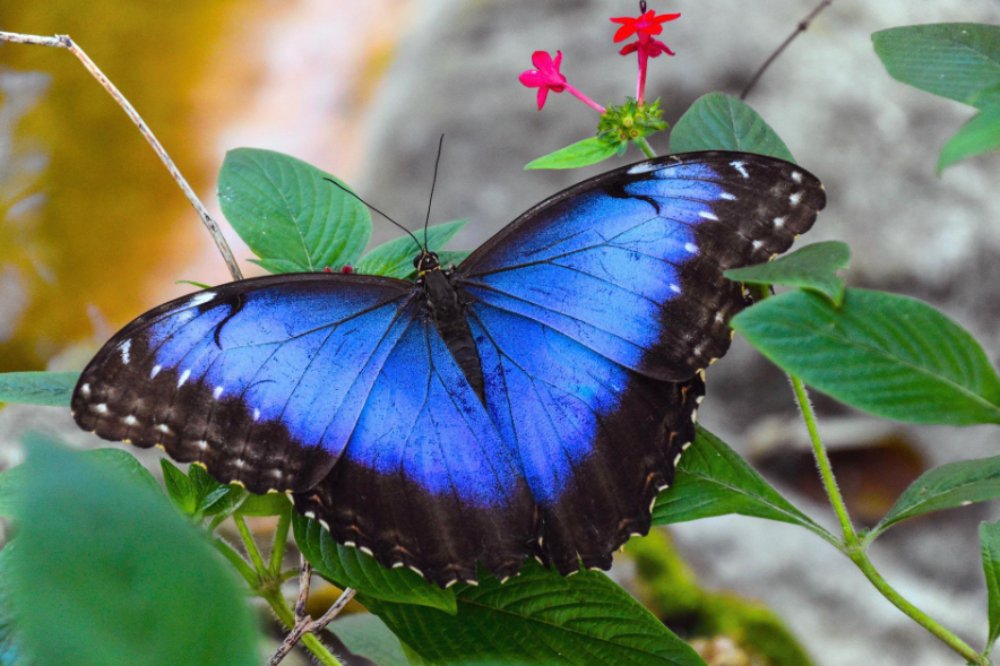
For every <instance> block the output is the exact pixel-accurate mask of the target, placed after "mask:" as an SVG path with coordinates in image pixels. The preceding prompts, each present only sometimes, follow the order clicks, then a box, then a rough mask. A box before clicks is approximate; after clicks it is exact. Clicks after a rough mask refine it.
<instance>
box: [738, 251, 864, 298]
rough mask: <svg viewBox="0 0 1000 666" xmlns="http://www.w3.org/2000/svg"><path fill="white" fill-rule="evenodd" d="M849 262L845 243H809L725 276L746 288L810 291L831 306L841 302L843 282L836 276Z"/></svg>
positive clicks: (849, 256)
mask: <svg viewBox="0 0 1000 666" xmlns="http://www.w3.org/2000/svg"><path fill="white" fill-rule="evenodd" d="M850 261H851V249H850V248H849V247H847V243H841V242H840V241H824V242H822V243H813V244H812V245H806V246H805V247H803V248H800V249H798V250H796V251H795V252H792V253H790V254H786V255H784V256H782V257H778V258H777V259H775V260H774V261H769V262H767V263H766V264H757V265H756V266H747V267H746V268H732V269H730V270H728V271H726V272H725V276H726V277H727V278H729V279H730V280H736V281H737V282H745V283H749V284H768V285H771V284H782V285H787V286H791V287H801V288H802V289H812V290H814V291H818V292H819V293H821V294H823V295H825V296H826V297H827V298H829V299H830V301H832V302H833V303H834V304H835V305H840V304H841V303H842V302H843V300H844V281H843V280H842V279H840V277H839V276H838V275H837V271H838V270H840V269H841V268H847V266H848V264H849V263H850Z"/></svg>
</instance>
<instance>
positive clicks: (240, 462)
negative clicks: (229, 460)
mask: <svg viewBox="0 0 1000 666" xmlns="http://www.w3.org/2000/svg"><path fill="white" fill-rule="evenodd" d="M233 464H234V465H236V469H243V468H244V467H246V464H247V461H246V460H243V458H237V459H236V460H234V461H233Z"/></svg>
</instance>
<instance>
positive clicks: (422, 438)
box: [296, 319, 537, 585]
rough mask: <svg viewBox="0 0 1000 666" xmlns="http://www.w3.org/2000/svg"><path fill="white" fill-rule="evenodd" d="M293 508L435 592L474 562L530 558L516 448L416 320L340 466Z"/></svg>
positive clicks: (531, 520) (469, 572)
mask: <svg viewBox="0 0 1000 666" xmlns="http://www.w3.org/2000/svg"><path fill="white" fill-rule="evenodd" d="M403 378H405V381H403ZM296 504H297V505H298V506H299V507H300V509H301V510H303V511H304V512H312V513H313V514H315V515H316V516H317V517H319V518H321V519H323V520H324V521H325V522H326V523H327V525H328V527H329V529H330V532H331V533H332V534H333V536H334V537H335V538H336V539H337V540H338V541H340V542H341V543H346V544H348V545H353V546H357V547H359V548H362V549H363V550H365V551H366V552H369V553H371V554H373V555H374V556H375V557H376V559H378V560H379V561H380V562H382V563H383V564H385V565H386V566H408V567H411V568H414V569H417V570H419V571H420V572H421V573H422V574H423V575H424V576H425V577H427V578H428V579H429V580H432V581H434V582H436V583H438V584H441V585H447V584H450V583H453V582H456V581H459V580H461V581H466V580H475V578H476V569H475V565H476V562H477V561H479V562H481V563H482V564H483V565H485V566H486V567H487V568H488V569H489V570H490V571H492V572H493V573H494V574H496V575H497V576H500V577H506V576H510V575H513V574H514V573H516V572H517V571H518V570H519V569H520V568H521V564H522V563H523V561H524V559H525V558H527V557H528V556H529V555H530V554H533V553H534V551H533V550H532V548H530V543H531V541H532V540H533V538H534V536H535V534H536V533H537V529H536V525H535V522H536V521H535V517H534V502H533V500H532V497H531V494H530V492H529V489H528V487H527V484H526V483H525V481H524V479H523V476H522V473H521V466H520V462H519V460H518V457H517V451H516V449H515V448H514V447H513V446H512V445H511V443H510V442H509V441H507V440H505V439H504V438H503V437H502V436H501V433H500V432H499V430H498V429H497V428H496V426H495V425H494V423H493V422H492V420H491V419H490V416H489V414H488V412H487V410H486V409H485V407H484V406H483V405H482V403H481V402H480V401H479V398H478V396H477V395H476V393H475V392H474V391H473V390H472V388H471V386H470V385H469V383H468V382H467V381H466V379H465V377H464V376H463V374H462V371H461V369H460V368H459V366H458V365H457V364H456V362H455V360H454V359H453V358H452V355H451V353H450V352H449V350H448V348H447V347H446V346H445V344H444V342H443V340H442V339H441V336H440V335H439V334H438V332H437V331H436V330H435V328H434V326H433V324H432V323H430V322H429V321H427V320H425V319H424V320H421V319H417V320H414V321H413V323H412V324H411V325H410V326H409V328H408V330H407V331H406V333H405V334H404V335H403V337H402V338H401V340H400V342H399V344H398V345H397V347H396V348H395V349H394V350H393V353H392V354H391V355H390V356H389V358H388V359H387V361H386V364H385V367H384V371H383V373H382V374H381V375H380V377H379V379H378V380H377V381H376V382H375V385H374V387H373V389H372V392H371V395H370V396H369V399H368V403H367V404H366V406H365V410H364V413H363V414H362V417H361V419H360V420H359V422H358V424H357V426H356V428H355V431H354V434H353V435H352V437H351V440H350V442H349V443H348V445H347V449H346V451H345V453H344V456H343V458H342V459H341V460H340V462H338V464H337V465H336V467H335V468H334V470H333V471H332V472H331V473H330V474H329V476H328V477H327V478H325V479H324V480H323V481H322V482H321V483H320V484H319V485H318V486H317V487H316V488H315V489H314V490H312V491H310V492H309V493H305V494H302V495H299V496H297V497H296Z"/></svg>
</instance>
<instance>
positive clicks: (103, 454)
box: [0, 449, 163, 516]
mask: <svg viewBox="0 0 1000 666" xmlns="http://www.w3.org/2000/svg"><path fill="white" fill-rule="evenodd" d="M79 455H81V456H83V457H84V458H86V459H87V460H91V461H93V462H94V463H95V464H98V465H102V466H104V467H106V468H108V469H112V470H115V471H116V472H118V473H120V474H122V475H124V476H128V477H130V478H132V479H134V480H135V481H136V482H138V483H139V484H142V485H145V486H146V487H148V488H149V489H151V490H153V491H155V492H156V493H157V494H162V492H163V491H162V489H161V488H160V482H159V481H157V480H156V478H155V477H154V476H153V475H152V474H150V473H149V470H148V469H146V468H145V467H143V466H142V463H140V462H139V461H138V460H136V458H135V456H133V455H132V454H131V453H129V452H128V451H122V450H121V449H93V450H91V451H83V452H81V453H80V454H79ZM28 474H29V470H28V468H26V467H25V466H24V465H23V464H22V465H18V466H17V467H12V468H10V469H8V470H7V471H6V472H3V473H0V516H12V515H14V505H15V500H16V498H17V497H20V496H21V494H22V493H23V492H24V484H25V483H26V482H27V475H28Z"/></svg>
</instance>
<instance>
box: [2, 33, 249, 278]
mask: <svg viewBox="0 0 1000 666" xmlns="http://www.w3.org/2000/svg"><path fill="white" fill-rule="evenodd" d="M0 42H13V43H15V44H34V45H37V46H51V47H55V48H60V49H67V50H68V51H69V52H70V53H72V54H73V55H74V56H76V58H77V60H79V61H80V62H81V63H82V64H83V66H84V67H85V68H86V69H87V71H88V72H90V74H91V76H93V77H94V78H95V79H97V82H98V83H100V84H101V86H102V87H103V88H104V89H105V90H106V91H108V94H109V95H111V97H112V98H113V99H114V100H115V102H117V103H118V106H120V107H121V108H122V109H123V110H124V111H125V114H126V115H127V116H128V117H129V119H131V120H132V122H133V123H135V126H136V127H137V128H139V132H140V133H141V134H142V136H143V137H145V138H146V142H147V143H149V145H150V146H151V147H152V148H153V152H155V153H156V155H157V157H159V158H160V161H161V162H163V165H164V166H165V167H166V168H167V171H169V172H170V175H171V176H172V177H173V179H174V181H176V183H177V185H178V186H179V187H180V188H181V191H182V192H184V196H186V197H187V200H188V201H189V202H191V205H192V206H193V207H194V209H195V211H196V212H197V213H198V217H200V218H201V221H202V223H203V224H204V225H205V227H206V228H207V229H208V232H209V233H210V234H211V235H212V240H214V241H215V245H216V247H218V248H219V252H220V253H221V254H222V258H223V259H224V260H225V262H226V266H228V267H229V272H230V273H231V274H232V276H233V279H235V280H240V279H242V278H243V274H242V273H241V272H240V267H239V265H238V264H237V263H236V258H235V257H234V256H233V251H232V250H231V249H230V248H229V243H227V242H226V239H225V237H223V235H222V230H221V229H220V228H219V224H218V223H217V222H216V221H215V219H214V218H213V217H212V216H211V215H210V214H209V212H208V210H207V209H206V208H205V205H204V204H202V203H201V200H199V199H198V196H197V195H196V194H195V193H194V190H192V189H191V186H190V185H188V182H187V180H185V178H184V176H183V175H181V172H180V170H179V169H178V168H177V165H175V164H174V161H173V160H172V159H171V158H170V155H168V154H167V151H166V150H165V149H164V148H163V145H162V144H161V143H160V142H159V140H158V139H157V138H156V136H155V135H154V134H153V131H152V130H151V129H149V126H148V125H147V124H146V122H145V121H144V120H143V119H142V117H141V116H140V115H139V113H138V112H137V111H136V110H135V108H134V107H133V106H132V104H131V103H130V102H129V101H128V100H127V99H126V98H125V96H124V95H122V93H121V91H119V90H118V88H117V87H115V84H113V83H112V82H111V80H110V79H108V77H107V76H105V75H104V72H102V71H101V70H100V68H98V66H97V65H96V64H94V61H93V60H91V59H90V56H88V55H87V54H86V53H85V52H84V51H83V49H81V48H80V47H79V46H77V45H76V43H75V42H74V41H73V40H72V39H71V38H70V36H69V35H55V36H53V37H44V36H42V35H25V34H21V33H17V32H4V31H0Z"/></svg>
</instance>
